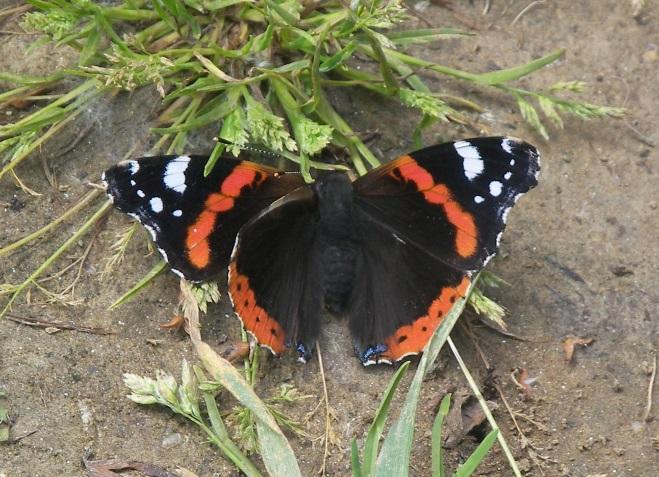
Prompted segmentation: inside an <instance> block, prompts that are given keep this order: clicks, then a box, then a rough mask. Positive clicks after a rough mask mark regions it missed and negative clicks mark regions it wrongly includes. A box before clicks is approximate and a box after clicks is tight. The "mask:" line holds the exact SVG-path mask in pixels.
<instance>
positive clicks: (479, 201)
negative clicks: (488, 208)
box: [474, 195, 485, 204]
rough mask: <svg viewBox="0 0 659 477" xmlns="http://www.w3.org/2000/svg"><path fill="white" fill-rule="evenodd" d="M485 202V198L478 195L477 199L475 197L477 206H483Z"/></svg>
mask: <svg viewBox="0 0 659 477" xmlns="http://www.w3.org/2000/svg"><path fill="white" fill-rule="evenodd" d="M484 201H485V199H484V198H483V197H481V196H480V195H477V196H476V197H474V202H476V203H477V204H482V203H483V202H484Z"/></svg>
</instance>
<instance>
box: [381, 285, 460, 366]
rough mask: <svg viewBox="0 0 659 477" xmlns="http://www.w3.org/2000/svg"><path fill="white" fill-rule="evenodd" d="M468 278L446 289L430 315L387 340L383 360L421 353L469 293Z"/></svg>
mask: <svg viewBox="0 0 659 477" xmlns="http://www.w3.org/2000/svg"><path fill="white" fill-rule="evenodd" d="M470 283H471V282H470V280H469V278H467V277H466V276H465V277H463V278H462V281H461V282H460V283H459V284H458V285H457V286H455V287H444V288H442V289H441V290H440V292H439V294H438V295H437V298H436V299H435V300H433V302H432V303H431V304H430V307H429V308H428V313H427V314H426V315H424V316H421V317H419V318H417V319H416V320H414V321H413V322H412V323H411V324H409V325H405V326H401V327H400V328H398V329H397V330H396V332H395V333H394V334H393V335H391V336H390V337H389V338H387V339H386V340H385V345H387V351H385V352H384V353H382V354H381V355H380V358H381V359H386V360H390V361H398V360H400V359H402V358H404V357H405V356H408V355H412V354H417V353H420V352H421V351H422V350H423V348H424V347H425V346H426V343H428V340H429V339H430V337H431V336H432V334H433V333H434V332H435V329H437V327H438V326H439V325H440V323H441V322H442V320H443V317H444V316H446V314H447V313H448V312H449V311H451V308H453V303H454V302H455V300H456V298H457V297H463V296H465V294H466V293H467V290H468V289H469V284H470Z"/></svg>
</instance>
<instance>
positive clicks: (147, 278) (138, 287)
mask: <svg viewBox="0 0 659 477" xmlns="http://www.w3.org/2000/svg"><path fill="white" fill-rule="evenodd" d="M166 268H167V262H165V261H164V260H160V261H159V262H158V263H157V264H156V266H155V267H153V268H152V269H151V270H150V271H149V273H147V274H146V275H144V276H143V277H142V279H141V280H140V281H139V282H137V283H136V284H135V286H134V287H133V288H131V289H130V290H128V291H127V292H126V293H124V294H123V295H122V296H121V297H120V298H119V299H117V300H116V301H115V302H114V303H112V305H110V307H109V309H110V310H113V309H115V308H116V307H118V306H119V305H123V304H124V303H126V302H128V301H130V300H132V299H133V298H135V296H137V294H138V293H140V292H141V291H142V289H143V288H144V287H145V286H147V285H148V284H149V283H150V282H151V280H153V279H154V278H156V277H157V276H158V275H159V274H160V272H162V271H163V270H164V269H166Z"/></svg>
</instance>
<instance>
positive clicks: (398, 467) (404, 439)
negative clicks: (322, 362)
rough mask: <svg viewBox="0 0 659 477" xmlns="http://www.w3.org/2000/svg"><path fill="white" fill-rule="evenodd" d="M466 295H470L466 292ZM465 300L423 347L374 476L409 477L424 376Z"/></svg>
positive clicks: (460, 302) (455, 306)
mask: <svg viewBox="0 0 659 477" xmlns="http://www.w3.org/2000/svg"><path fill="white" fill-rule="evenodd" d="M468 296H469V293H467V297H468ZM466 300H467V298H461V299H460V300H458V301H456V303H455V305H454V306H453V309H452V310H451V312H450V313H449V314H448V315H447V316H446V318H445V319H444V321H442V324H441V325H440V326H438V327H437V329H436V330H435V332H434V333H433V335H432V337H431V338H430V342H429V343H428V345H426V348H425V349H424V353H423V356H422V357H421V360H420V361H419V365H418V367H417V370H416V373H415V374H414V379H413V380H412V384H411V385H410V389H409V391H408V392H407V395H406V396H405V402H404V403H403V407H402V409H401V412H400V415H399V416H398V419H396V421H395V422H394V424H393V425H392V426H391V428H390V429H389V432H388V433H387V436H386V438H385V439H384V443H383V444H382V451H381V452H380V456H379V459H378V465H377V467H376V469H375V474H374V475H375V477H391V476H393V475H395V476H396V477H407V476H408V475H409V467H410V454H411V452H412V443H413V440H414V420H415V415H416V407H417V403H418V400H419V395H420V393H421V385H422V383H423V377H424V375H425V373H426V371H427V370H428V369H430V367H431V366H432V364H433V363H434V361H435V359H436V358H437V355H438V354H439V351H440V350H441V349H442V346H443V345H444V343H445V342H446V340H447V339H448V337H449V334H450V332H451V330H452V329H453V326H454V325H455V322H456V321H457V319H458V318H459V316H460V314H461V313H462V311H463V310H464V307H465V303H466Z"/></svg>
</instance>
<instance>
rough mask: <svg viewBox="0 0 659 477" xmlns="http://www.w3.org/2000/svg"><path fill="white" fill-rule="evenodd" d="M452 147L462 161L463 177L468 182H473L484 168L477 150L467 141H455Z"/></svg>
mask: <svg viewBox="0 0 659 477" xmlns="http://www.w3.org/2000/svg"><path fill="white" fill-rule="evenodd" d="M453 147H454V148H455V151H456V152H457V153H458V154H459V155H460V157H462V159H463V163H462V166H463V167H464V172H465V176H466V177H467V179H469V180H474V179H475V178H476V177H478V176H479V175H480V174H481V172H483V169H484V168H485V165H484V164H483V160H482V159H481V155H480V154H479V152H478V149H476V147H474V146H472V145H471V143H469V142H467V141H457V142H456V143H454V144H453Z"/></svg>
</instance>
